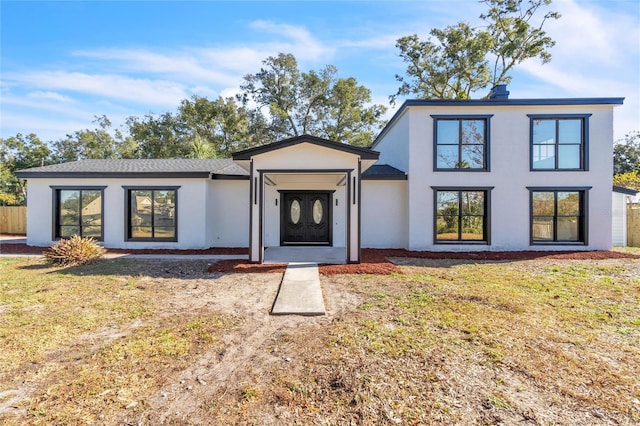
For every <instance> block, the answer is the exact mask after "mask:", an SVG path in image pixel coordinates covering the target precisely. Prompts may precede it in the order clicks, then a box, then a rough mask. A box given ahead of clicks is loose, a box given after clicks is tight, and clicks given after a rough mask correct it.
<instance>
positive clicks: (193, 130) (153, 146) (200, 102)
mask: <svg viewBox="0 0 640 426" xmlns="http://www.w3.org/2000/svg"><path fill="white" fill-rule="evenodd" d="M127 127H128V129H129V132H130V134H131V135H132V139H133V140H135V141H136V142H137V143H138V146H137V149H136V154H137V156H138V157H139V158H214V157H220V156H225V157H228V156H230V155H231V154H232V153H233V152H235V151H238V150H241V149H244V148H248V147H251V146H254V145H257V144H259V143H264V140H265V138H264V132H265V123H264V122H263V119H262V117H261V116H259V115H257V114H255V113H253V112H252V111H251V110H249V109H247V108H246V107H245V106H243V105H239V104H238V103H237V102H236V101H235V99H234V98H226V99H225V98H222V97H219V98H218V99H216V100H214V101H212V100H209V99H207V98H205V97H200V96H193V97H192V98H191V99H184V100H182V102H181V103H180V107H179V108H178V110H177V112H176V113H170V112H167V113H164V114H160V115H157V116H156V115H152V114H147V115H146V116H145V117H144V118H142V119H140V118H138V117H129V118H128V119H127Z"/></svg>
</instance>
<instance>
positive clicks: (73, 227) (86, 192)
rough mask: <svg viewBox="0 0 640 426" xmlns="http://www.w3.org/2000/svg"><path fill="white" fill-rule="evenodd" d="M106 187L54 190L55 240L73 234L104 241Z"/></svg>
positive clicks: (54, 188) (59, 188)
mask: <svg viewBox="0 0 640 426" xmlns="http://www.w3.org/2000/svg"><path fill="white" fill-rule="evenodd" d="M104 188H105V187H104V186H100V187H96V186H92V187H52V189H53V206H54V218H53V239H56V240H57V239H60V238H69V237H72V236H74V235H79V236H81V237H92V238H95V239H97V240H102V239H103V226H102V223H103V222H102V211H103V196H102V194H103V190H104Z"/></svg>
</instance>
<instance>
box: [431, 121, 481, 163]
mask: <svg viewBox="0 0 640 426" xmlns="http://www.w3.org/2000/svg"><path fill="white" fill-rule="evenodd" d="M432 117H433V119H434V141H435V144H434V170H436V171H438V170H466V171H469V170H478V171H488V170H489V164H488V162H489V161H488V158H489V155H488V149H489V118H490V117H491V116H463V117H450V116H438V115H432Z"/></svg>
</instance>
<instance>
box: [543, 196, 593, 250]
mask: <svg viewBox="0 0 640 426" xmlns="http://www.w3.org/2000/svg"><path fill="white" fill-rule="evenodd" d="M585 200H586V191H585V190H571V189H559V190H553V189H549V190H546V189H539V190H531V243H532V244H544V243H575V244H583V243H585V242H586V238H585V236H586V229H585V224H586V220H585V211H586V209H585V204H586V201H585Z"/></svg>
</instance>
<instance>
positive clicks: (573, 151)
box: [529, 114, 590, 170]
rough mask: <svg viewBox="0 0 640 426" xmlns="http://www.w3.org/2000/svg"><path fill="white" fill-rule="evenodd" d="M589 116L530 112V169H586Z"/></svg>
mask: <svg viewBox="0 0 640 426" xmlns="http://www.w3.org/2000/svg"><path fill="white" fill-rule="evenodd" d="M589 116H590V114H564V115H546V114H545V115H529V119H530V121H531V131H530V132H531V136H530V137H531V170H588V157H587V153H588V142H589Z"/></svg>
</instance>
